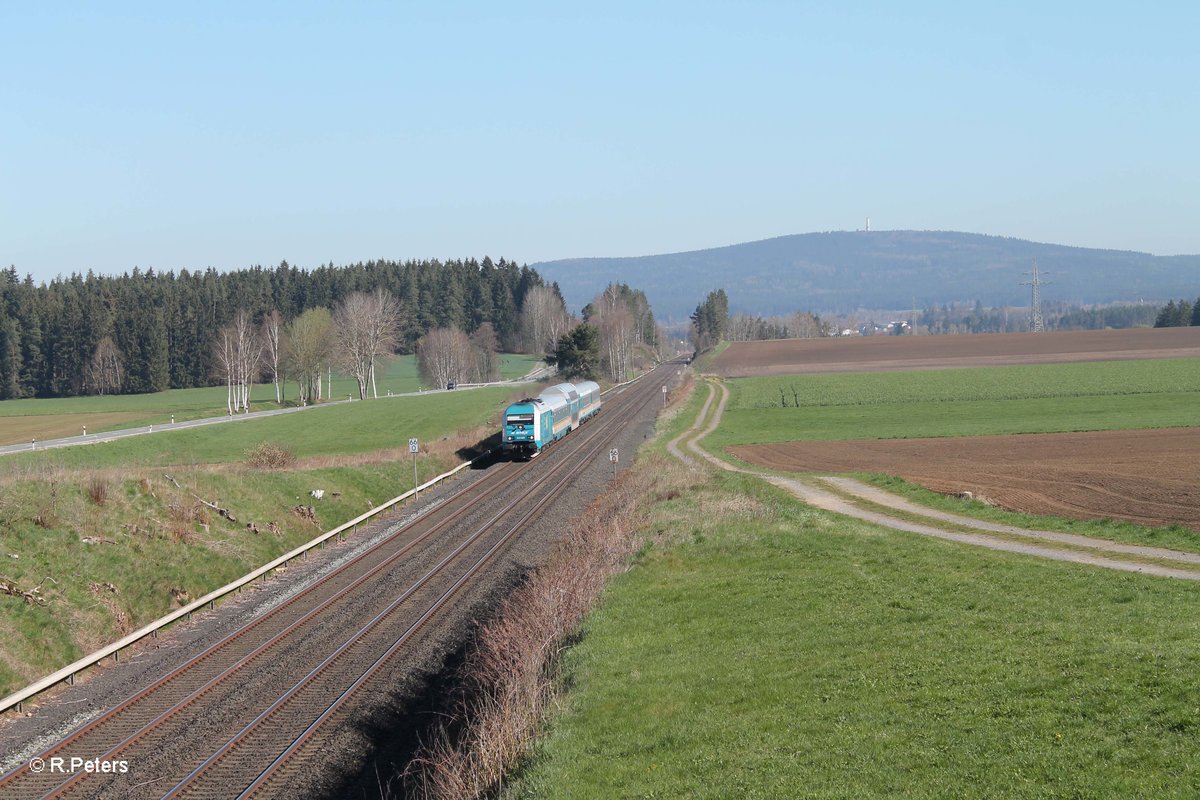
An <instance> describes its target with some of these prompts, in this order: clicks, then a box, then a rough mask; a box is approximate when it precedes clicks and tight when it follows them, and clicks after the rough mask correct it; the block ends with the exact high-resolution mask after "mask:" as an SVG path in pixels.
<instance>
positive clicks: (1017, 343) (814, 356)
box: [713, 327, 1200, 378]
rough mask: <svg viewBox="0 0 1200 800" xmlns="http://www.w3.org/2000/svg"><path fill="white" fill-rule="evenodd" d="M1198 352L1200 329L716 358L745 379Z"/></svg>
mask: <svg viewBox="0 0 1200 800" xmlns="http://www.w3.org/2000/svg"><path fill="white" fill-rule="evenodd" d="M1197 356H1200V327H1194V328H1131V329H1128V330H1119V331H1061V332H1058V331H1055V332H1049V333H979V334H968V335H963V336H866V337H861V336H851V337H846V338H835V339H783V340H779V341H771V342H734V343H733V344H731V345H729V347H728V348H726V350H725V352H723V353H721V355H720V356H719V357H717V359H716V361H715V362H714V364H713V370H714V371H715V372H717V373H718V374H720V375H723V376H724V377H726V378H746V377H750V376H754V375H798V374H803V373H814V372H869V371H876V370H901V369H946V368H951V367H984V366H998V365H1003V364H1054V363H1066V362H1071V361H1114V360H1118V359H1121V360H1126V359H1139V358H1183V357H1197Z"/></svg>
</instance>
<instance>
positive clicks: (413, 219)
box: [0, 0, 1200, 280]
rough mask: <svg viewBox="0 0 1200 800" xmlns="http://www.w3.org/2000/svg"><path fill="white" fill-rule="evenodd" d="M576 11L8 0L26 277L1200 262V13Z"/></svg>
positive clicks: (6, 79) (21, 266)
mask: <svg viewBox="0 0 1200 800" xmlns="http://www.w3.org/2000/svg"><path fill="white" fill-rule="evenodd" d="M562 5H565V4H557V3H537V4H533V3H467V2H459V3H454V2H441V3H423V4H416V3H386V4H384V3H380V4H373V3H329V4H313V3H278V4H274V3H253V4H248V3H241V2H238V3H223V2H208V3H188V4H184V3H162V2H152V3H144V4H128V3H116V2H112V3H79V4H70V3H20V2H15V0H0V69H2V70H3V78H2V80H0V262H2V265H3V266H7V265H9V264H13V265H15V266H16V267H17V269H18V271H20V272H21V273H22V274H25V273H32V274H33V275H34V277H35V279H38V280H48V279H50V278H52V277H54V276H55V275H58V274H69V273H71V272H73V271H79V272H85V271H87V270H88V269H92V270H94V271H96V272H99V273H121V272H124V271H127V270H129V269H131V268H132V267H134V266H135V265H137V266H140V267H142V268H146V267H154V268H155V269H160V270H168V269H172V270H178V269H180V268H188V269H196V268H204V267H207V266H213V267H216V268H218V269H233V268H239V267H244V266H249V265H252V264H263V265H265V266H270V265H275V264H278V263H279V261H281V260H283V259H287V260H288V261H289V262H291V263H293V264H298V265H301V266H306V267H308V266H315V265H317V264H320V263H323V262H327V261H332V262H334V263H346V262H352V261H356V260H360V259H361V260H365V259H370V258H376V257H386V258H398V259H405V258H432V257H437V258H455V257H464V256H477V257H482V256H483V255H485V254H488V255H491V256H492V257H493V258H498V257H500V256H506V257H508V258H512V259H516V260H518V261H521V262H534V261H539V260H548V259H555V258H566V257H574V256H605V255H611V256H623V255H643V254H649V253H665V252H677V251H681V250H692V249H698V248H703V247H711V246H719V245H724V244H733V243H737V242H743V241H751V240H755V239H763V238H768V237H772V236H779V235H784V234H791V233H805V232H809V231H822V230H853V229H855V228H860V227H862V225H863V223H864V219H865V218H866V217H867V216H870V218H871V225H872V228H873V229H902V228H914V229H939V230H960V231H969V232H976V233H988V234H997V235H1005V236H1016V237H1021V238H1029V239H1034V240H1038V241H1045V242H1056V243H1062V244H1072V245H1081V246H1090V247H1111V248H1118V249H1129V250H1144V251H1148V252H1152V253H1156V254H1160V255H1166V254H1177V253H1200V156H1198V155H1197V148H1198V146H1200V136H1198V131H1200V124H1198V123H1200V88H1198V87H1200V45H1198V44H1197V42H1196V33H1197V31H1198V30H1200V10H1198V9H1200V4H1196V3H1194V2H1189V3H1170V2H1166V3H1156V4H1151V5H1150V6H1149V7H1148V9H1147V8H1143V7H1141V6H1138V5H1136V4H1133V5H1131V4H1125V3H1122V4H1110V3H1077V4H1069V5H1068V4H1061V3H1055V4H1050V5H1052V6H1053V10H1049V11H1048V10H1046V8H1045V7H1044V5H1045V4H1043V3H1041V2H1036V3H998V4H988V5H989V6H991V7H989V8H987V9H984V10H978V9H975V8H973V6H975V5H977V4H973V3H960V2H953V3H911V2H910V3H889V4H886V5H885V4H873V3H863V2H860V3H841V2H828V3H787V2H780V3H767V2H757V3H733V2H730V3H697V2H678V3H676V2H660V3H642V2H634V3H602V4H591V5H593V6H595V7H594V8H593V9H591V10H580V9H569V10H566V9H563V8H562V7H561V6H562Z"/></svg>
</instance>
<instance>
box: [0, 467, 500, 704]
mask: <svg viewBox="0 0 1200 800" xmlns="http://www.w3.org/2000/svg"><path fill="white" fill-rule="evenodd" d="M490 455H491V453H490V452H488V453H484V454H483V455H481V456H476V457H475V458H473V459H471V460H470V461H468V462H466V463H463V464H459V465H458V466H457V467H455V468H454V469H452V470H450V471H449V472H445V473H442V474H441V475H438V476H437V477H435V478H432V479H430V480H428V481H426V482H425V483H423V484H421V485H420V486H417V487H416V488H413V489H409V490H408V491H407V492H405V493H404V494H402V495H400V496H398V497H393V498H392V499H391V500H388V501H387V502H386V503H384V504H383V505H380V506H376V507H375V508H372V509H371V510H370V511H367V512H366V513H364V514H361V515H359V516H357V517H355V518H354V519H352V520H350V521H349V522H346V523H344V524H342V525H339V526H338V527H336V528H334V529H333V530H331V531H328V532H326V533H323V534H321V535H320V536H318V537H317V538H315V539H313V540H311V541H309V542H306V543H305V544H302V545H300V546H299V547H297V548H296V549H295V550H292V551H290V552H287V553H284V554H283V555H281V556H280V557H279V558H277V559H275V560H274V561H271V562H270V563H268V564H264V565H262V566H261V567H259V568H258V569H256V570H254V571H253V572H251V573H249V574H247V575H243V576H242V577H240V578H238V579H237V580H236V581H234V582H233V583H229V584H226V585H225V586H222V587H221V588H220V589H214V590H213V591H211V592H209V593H208V594H206V595H204V597H201V598H200V599H199V600H196V601H194V602H192V603H189V604H187V605H186V606H184V607H183V608H179V609H176V610H175V611H172V612H171V613H170V614H167V615H166V616H165V617H161V618H159V619H157V620H155V621H154V622H151V623H150V624H149V625H146V626H145V627H143V628H139V629H138V630H136V631H134V632H133V633H131V634H129V635H128V636H126V637H125V638H123V639H118V640H117V641H115V642H113V643H112V644H110V645H108V646H107V647H105V648H103V649H101V650H97V651H96V652H94V653H92V654H91V655H87V656H84V657H83V658H81V659H79V660H78V661H75V662H74V663H72V664H68V665H67V666H65V667H63V668H62V669H60V670H59V671H58V672H55V673H53V674H51V675H47V676H46V677H44V678H42V679H41V680H40V681H38V682H37V683H33V684H30V685H29V686H26V687H25V688H24V689H21V690H20V691H18V692H14V693H13V694H10V695H9V696H8V697H6V698H4V699H3V700H0V713H4V712H5V711H8V710H9V709H12V708H15V709H16V710H17V712H18V713H20V712H21V711H22V710H23V708H22V707H23V704H24V703H25V701H26V700H29V699H30V698H31V697H34V696H36V695H38V694H41V693H42V692H44V691H46V690H47V689H49V688H51V687H52V686H55V685H57V684H59V683H62V682H63V681H66V682H67V683H72V684H73V683H74V682H75V676H76V675H77V674H79V673H80V672H82V671H83V670H85V669H87V668H88V667H90V666H93V665H95V664H98V663H99V662H100V661H102V660H103V659H105V658H108V657H109V656H112V657H113V660H114V661H115V660H118V659H119V657H120V653H121V651H122V650H124V649H125V648H126V647H129V646H130V645H131V644H134V643H135V642H138V641H140V640H141V639H144V638H146V637H147V636H157V635H158V632H159V631H160V630H162V629H163V628H165V627H167V626H168V625H170V624H171V623H173V622H176V621H178V620H179V619H181V618H183V617H190V616H191V615H192V613H193V612H195V611H198V610H200V609H202V608H204V606H209V607H214V606H215V605H216V602H217V601H218V600H220V599H221V598H223V597H225V596H227V595H229V594H232V593H233V592H236V591H238V590H239V589H241V588H242V587H243V586H245V585H246V584H248V583H251V582H252V581H254V580H257V579H258V578H261V577H262V576H264V575H266V574H267V573H269V572H270V571H271V570H273V569H276V568H278V567H280V566H283V565H284V564H286V563H287V562H289V561H291V560H292V559H294V558H296V557H297V556H302V555H304V554H305V553H307V552H308V551H309V550H311V549H313V548H314V547H318V546H320V545H322V544H324V543H325V542H326V541H327V540H328V539H330V538H332V537H334V536H338V535H340V534H342V533H345V532H346V531H348V530H353V529H355V528H357V527H358V525H359V524H360V523H362V522H364V521H366V520H368V519H370V518H371V517H373V516H375V515H377V514H380V513H382V512H383V511H386V510H387V509H389V508H391V507H392V506H394V505H396V504H397V503H402V502H404V501H405V500H407V499H408V498H410V497H414V496H416V495H417V494H418V493H419V492H422V491H424V490H425V489H428V488H429V487H431V486H434V485H435V484H437V483H440V482H441V481H443V480H445V479H446V478H450V477H452V476H454V475H456V474H458V473H459V472H460V471H461V470H464V469H466V468H467V467H469V466H471V465H472V464H474V463H475V462H476V461H478V460H480V459H482V458H487V457H488V456H490Z"/></svg>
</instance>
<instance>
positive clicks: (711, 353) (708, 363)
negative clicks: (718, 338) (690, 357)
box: [692, 342, 729, 373]
mask: <svg viewBox="0 0 1200 800" xmlns="http://www.w3.org/2000/svg"><path fill="white" fill-rule="evenodd" d="M728 348H729V342H718V343H717V344H716V345H715V346H713V347H710V348H709V349H707V350H705V351H704V352H703V353H701V354H700V355H698V356H696V360H695V361H694V362H692V368H693V369H695V370H696V372H698V373H705V372H712V365H713V362H714V361H716V360H717V356H719V355H721V353H724V352H725V351H726V350H727V349H728Z"/></svg>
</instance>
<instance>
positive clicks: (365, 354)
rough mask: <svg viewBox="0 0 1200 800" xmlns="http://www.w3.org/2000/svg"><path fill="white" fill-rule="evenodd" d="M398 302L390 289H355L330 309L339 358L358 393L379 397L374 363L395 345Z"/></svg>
mask: <svg viewBox="0 0 1200 800" xmlns="http://www.w3.org/2000/svg"><path fill="white" fill-rule="evenodd" d="M399 325H400V306H399V305H398V304H397V303H396V298H395V297H394V296H393V295H392V294H391V292H387V291H384V290H383V289H376V290H375V292H374V293H372V294H364V293H363V292H355V293H354V294H351V295H349V296H348V297H347V298H346V299H345V300H343V301H342V302H341V303H339V304H338V307H337V309H336V310H335V311H334V313H333V328H334V336H335V337H336V339H337V344H338V353H339V358H340V360H341V361H342V363H343V365H344V366H345V367H346V369H347V370H348V371H349V372H350V374H352V375H353V376H354V378H355V380H357V381H358V396H359V398H360V399H363V400H365V399H366V398H367V387H368V386H370V391H371V396H372V397H378V396H379V392H378V389H377V388H376V382H375V364H376V361H377V360H378V359H379V357H380V356H381V355H384V354H387V353H391V352H392V351H393V350H394V349H395V346H396V332H397V330H398V328H399Z"/></svg>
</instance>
